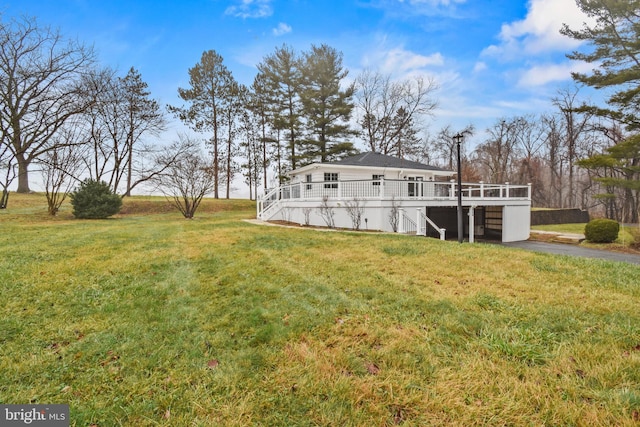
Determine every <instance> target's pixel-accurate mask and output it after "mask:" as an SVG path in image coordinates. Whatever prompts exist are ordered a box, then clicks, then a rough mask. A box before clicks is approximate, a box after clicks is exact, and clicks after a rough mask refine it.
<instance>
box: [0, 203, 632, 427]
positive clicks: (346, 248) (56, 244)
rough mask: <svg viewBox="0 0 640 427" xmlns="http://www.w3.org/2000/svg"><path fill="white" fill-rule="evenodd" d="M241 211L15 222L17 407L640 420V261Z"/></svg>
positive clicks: (13, 392) (5, 341)
mask: <svg viewBox="0 0 640 427" xmlns="http://www.w3.org/2000/svg"><path fill="white" fill-rule="evenodd" d="M33 197H38V196H33ZM146 203H161V202H158V201H156V200H144V203H143V204H142V205H144V204H146ZM229 203H230V205H232V206H233V208H228V209H227V208H226V207H225V203H224V202H221V201H212V202H211V210H210V211H203V212H202V215H201V216H200V217H199V218H198V219H197V220H195V221H186V220H184V219H182V218H181V216H180V215H179V214H177V213H172V212H169V213H161V212H158V211H157V210H155V209H151V210H152V211H153V214H152V215H142V214H135V215H122V216H120V217H118V218H115V219H111V220H104V221H77V220H70V219H63V218H56V219H51V218H47V217H41V216H39V213H37V212H23V213H20V214H15V213H11V212H4V213H2V214H0V222H1V224H2V230H3V233H2V235H1V237H0V238H1V239H2V241H1V242H0V243H2V244H1V245H0V294H1V295H2V298H3V305H2V307H1V308H0V372H2V376H1V377H0V401H2V402H6V403H25V402H38V403H68V404H69V405H70V406H71V416H72V425H74V426H80V425H91V424H95V425H99V426H110V425H142V426H145V425H149V426H151V425H167V426H169V425H171V426H174V425H178V426H180V425H228V426H245V425H274V426H277V425H282V426H285V425H300V426H305V425H309V426H311V425H345V426H370V425H389V426H392V425H412V426H413V425H416V426H418V425H442V426H445V425H446V426H449V425H460V426H469V425H576V426H581V425H585V426H586V425H622V426H624V425H629V426H630V425H635V424H637V422H638V421H639V420H638V418H639V417H640V415H639V411H640V391H639V387H638V384H640V326H639V325H640V315H639V314H638V310H637V307H638V305H639V303H640V288H639V286H638V282H637V277H638V276H639V275H640V268H639V267H638V266H635V265H629V264H622V263H611V262H605V261H599V260H590V259H577V258H576V259H572V258H567V257H558V256H552V255H544V254H535V253H529V252H524V251H519V250H511V249H506V248H502V247H496V246H489V245H481V244H473V245H469V244H464V245H458V244H457V243H453V242H440V241H438V240H435V239H423V238H417V237H408V236H397V235H389V234H370V233H349V232H336V233H326V232H319V231H314V230H308V229H284V228H276V227H261V226H257V225H253V224H248V223H246V222H244V221H242V219H244V218H250V217H252V216H253V215H254V210H253V206H252V205H251V204H250V203H247V202H244V203H240V202H238V205H236V202H235V201H232V202H229ZM142 205H141V206H142ZM15 209H16V210H19V209H22V208H21V207H20V206H18V205H16V206H15ZM24 209H27V208H24ZM29 209H32V208H29ZM43 209H45V208H44V207H43Z"/></svg>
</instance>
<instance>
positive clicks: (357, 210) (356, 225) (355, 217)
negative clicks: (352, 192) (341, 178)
mask: <svg viewBox="0 0 640 427" xmlns="http://www.w3.org/2000/svg"><path fill="white" fill-rule="evenodd" d="M344 205H345V208H346V209H347V214H348V215H349V218H351V225H352V227H353V229H354V230H360V225H361V224H362V215H363V214H364V204H363V202H362V200H360V199H359V198H357V197H354V198H353V200H347V201H346V202H345V203H344Z"/></svg>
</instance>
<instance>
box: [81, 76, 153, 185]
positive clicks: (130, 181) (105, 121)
mask: <svg viewBox="0 0 640 427" xmlns="http://www.w3.org/2000/svg"><path fill="white" fill-rule="evenodd" d="M83 85H84V87H85V93H86V96H87V97H89V98H93V99H94V100H95V101H94V102H93V104H92V106H91V108H88V109H87V110H86V111H85V112H84V114H83V118H84V120H85V124H84V128H85V134H86V135H85V139H86V141H87V144H89V145H91V147H92V155H91V156H88V157H87V160H86V162H87V167H88V168H89V171H90V173H91V176H92V177H93V178H94V179H96V180H101V181H105V182H106V183H108V184H109V186H110V187H111V188H112V190H113V191H114V192H119V191H122V192H123V194H124V195H125V196H127V195H131V191H132V190H133V189H134V188H135V187H136V186H138V185H140V184H142V183H144V182H147V181H149V180H150V179H151V177H152V176H153V174H154V173H155V172H157V171H156V170H155V169H154V168H153V167H152V165H153V161H152V159H153V158H154V154H155V153H156V152H157V151H158V147H157V146H155V145H154V144H150V143H148V142H145V140H144V138H145V137H146V136H158V135H159V133H160V132H162V131H163V130H164V129H165V123H166V122H165V117H164V115H163V113H162V112H161V110H160V107H159V105H158V103H157V102H156V101H155V100H153V99H151V98H150V97H149V96H150V93H149V92H148V91H147V84H146V83H145V82H144V81H142V78H141V76H140V74H139V73H138V72H137V71H136V70H135V69H133V68H131V69H130V70H129V72H128V73H127V75H126V76H125V77H118V76H116V74H115V72H114V71H113V70H110V69H101V70H95V71H93V72H92V73H90V74H87V75H86V76H85V77H84V79H83Z"/></svg>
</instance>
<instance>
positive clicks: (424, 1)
mask: <svg viewBox="0 0 640 427" xmlns="http://www.w3.org/2000/svg"><path fill="white" fill-rule="evenodd" d="M398 1H399V2H400V3H405V1H404V0H398ZM466 1H467V0H409V1H408V2H406V3H408V4H410V5H411V6H419V5H429V6H450V5H451V4H453V3H466Z"/></svg>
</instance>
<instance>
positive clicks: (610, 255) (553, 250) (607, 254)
mask: <svg viewBox="0 0 640 427" xmlns="http://www.w3.org/2000/svg"><path fill="white" fill-rule="evenodd" d="M502 245H504V246H507V247H510V248H520V249H525V250H528V251H533V252H544V253H550V254H557V255H569V256H578V257H586V258H598V259H604V260H608V261H620V262H628V263H632V264H640V255H633V254H625V253H620V252H611V251H602V250H599V249H591V248H583V247H581V246H578V245H573V244H563V243H547V242H536V241H531V240H526V241H522V242H510V243H502Z"/></svg>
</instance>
